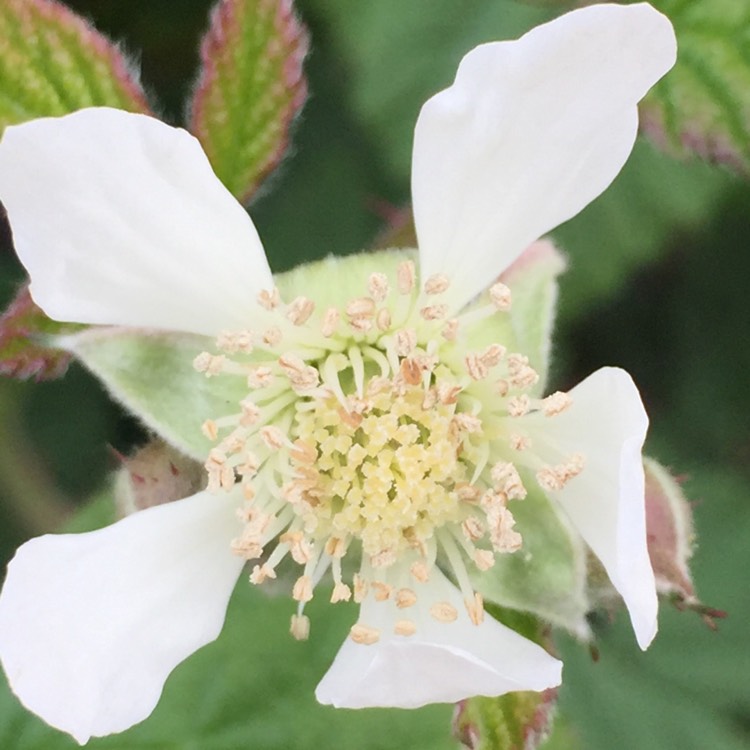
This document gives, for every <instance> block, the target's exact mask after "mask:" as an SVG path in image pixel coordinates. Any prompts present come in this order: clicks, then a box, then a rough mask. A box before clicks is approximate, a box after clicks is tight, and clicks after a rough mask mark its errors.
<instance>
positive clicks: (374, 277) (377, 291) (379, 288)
mask: <svg viewBox="0 0 750 750" xmlns="http://www.w3.org/2000/svg"><path fill="white" fill-rule="evenodd" d="M367 291H368V292H370V296H371V297H372V298H373V299H374V300H375V301H376V302H378V303H380V302H382V301H383V300H384V299H385V298H386V297H387V296H388V292H389V291H390V290H389V285H388V277H387V276H386V275H385V274H384V273H371V274H370V278H369V279H368V280H367Z"/></svg>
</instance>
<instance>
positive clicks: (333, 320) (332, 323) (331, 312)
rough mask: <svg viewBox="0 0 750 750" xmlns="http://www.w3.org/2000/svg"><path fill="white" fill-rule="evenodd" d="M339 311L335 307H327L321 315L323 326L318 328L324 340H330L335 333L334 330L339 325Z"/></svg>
mask: <svg viewBox="0 0 750 750" xmlns="http://www.w3.org/2000/svg"><path fill="white" fill-rule="evenodd" d="M339 317H340V315H339V311H338V309H336V308H335V307H329V308H328V309H327V310H326V311H325V314H324V315H323V324H322V325H321V327H320V332H321V333H322V334H323V336H325V338H327V339H328V338H330V337H331V336H333V334H334V333H335V332H336V328H337V327H338V324H339Z"/></svg>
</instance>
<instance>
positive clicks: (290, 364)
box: [279, 354, 320, 391]
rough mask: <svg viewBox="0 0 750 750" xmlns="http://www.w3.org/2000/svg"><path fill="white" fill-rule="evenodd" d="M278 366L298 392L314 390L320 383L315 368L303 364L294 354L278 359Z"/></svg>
mask: <svg viewBox="0 0 750 750" xmlns="http://www.w3.org/2000/svg"><path fill="white" fill-rule="evenodd" d="M279 366H280V367H281V369H282V370H283V372H284V374H285V375H286V376H287V378H289V382H290V383H291V384H292V386H293V387H295V388H297V389H298V390H300V391H305V390H310V389H311V388H315V387H316V386H317V385H318V383H320V376H319V374H318V370H317V368H315V367H311V366H310V365H307V364H305V362H304V361H303V360H302V359H300V358H299V357H297V356H296V355H294V354H284V355H283V356H281V357H279Z"/></svg>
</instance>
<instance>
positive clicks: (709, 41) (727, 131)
mask: <svg viewBox="0 0 750 750" xmlns="http://www.w3.org/2000/svg"><path fill="white" fill-rule="evenodd" d="M653 4H654V5H655V6H656V7H657V8H658V9H659V10H661V11H662V12H663V13H665V14H666V15H667V16H668V17H669V19H670V20H671V21H672V23H673V24H674V27H675V32H676V34H677V42H678V47H679V52H678V58H677V64H676V65H675V67H674V69H673V70H672V71H671V72H670V73H669V74H668V75H667V76H665V77H664V79H662V81H660V82H659V83H658V84H657V85H656V86H655V87H654V89H653V90H652V91H651V93H650V94H649V95H648V96H647V97H646V99H645V100H644V102H643V104H642V106H641V122H642V126H643V129H644V130H645V131H646V132H647V133H648V134H649V135H650V136H651V137H652V139H653V140H654V141H656V142H657V143H658V144H660V145H663V146H665V147H666V148H667V149H668V150H670V151H672V152H674V153H676V154H680V155H689V154H697V155H699V156H702V157H703V158H705V159H710V160H711V161H717V162H722V163H724V164H729V165H730V166H732V167H734V168H736V169H739V170H741V171H743V172H745V173H747V171H748V168H750V115H748V112H750V5H748V3H746V2H741V1H740V2H738V0H656V1H655V2H654V3H653Z"/></svg>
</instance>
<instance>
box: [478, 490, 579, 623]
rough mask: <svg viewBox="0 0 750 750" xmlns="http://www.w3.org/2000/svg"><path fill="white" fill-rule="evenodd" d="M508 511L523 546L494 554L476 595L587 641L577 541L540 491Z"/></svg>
mask: <svg viewBox="0 0 750 750" xmlns="http://www.w3.org/2000/svg"><path fill="white" fill-rule="evenodd" d="M531 486H532V485H531V483H530V482H529V483H527V487H531ZM510 507H511V511H512V512H513V517H514V518H515V519H516V527H515V528H516V530H517V531H518V532H520V534H521V536H522V537H523V547H522V548H521V549H520V550H519V551H518V552H516V553H514V554H512V555H498V556H497V558H496V561H495V564H494V566H493V567H492V568H490V569H489V570H488V571H486V572H483V573H478V574H476V575H475V576H474V577H473V583H474V585H475V586H476V587H477V591H479V592H480V593H481V594H482V595H483V596H484V597H485V599H486V600H487V601H489V602H494V603H496V604H500V605H501V606H503V607H509V608H512V609H519V610H523V611H524V612H531V613H533V614H535V615H537V616H539V617H541V618H543V619H544V620H547V621H549V622H551V623H553V624H555V625H559V626H561V627H564V628H566V629H567V630H569V631H570V632H572V633H575V634H576V635H578V636H579V637H582V638H585V637H587V635H588V626H587V625H586V619H585V618H586V612H587V611H588V610H589V608H590V607H589V602H588V599H587V597H586V558H585V550H584V547H583V545H582V542H581V541H580V539H579V537H578V536H577V535H576V534H575V533H574V532H573V531H572V530H571V529H570V528H569V526H568V525H567V523H566V522H565V521H564V520H563V519H562V518H561V516H560V514H559V513H557V511H556V510H555V509H554V508H553V507H552V505H551V504H550V501H549V500H548V499H547V498H546V497H545V495H544V493H542V492H541V491H536V490H531V491H529V494H528V495H527V496H526V498H525V499H524V500H517V501H513V503H512V504H511V506H510Z"/></svg>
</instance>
